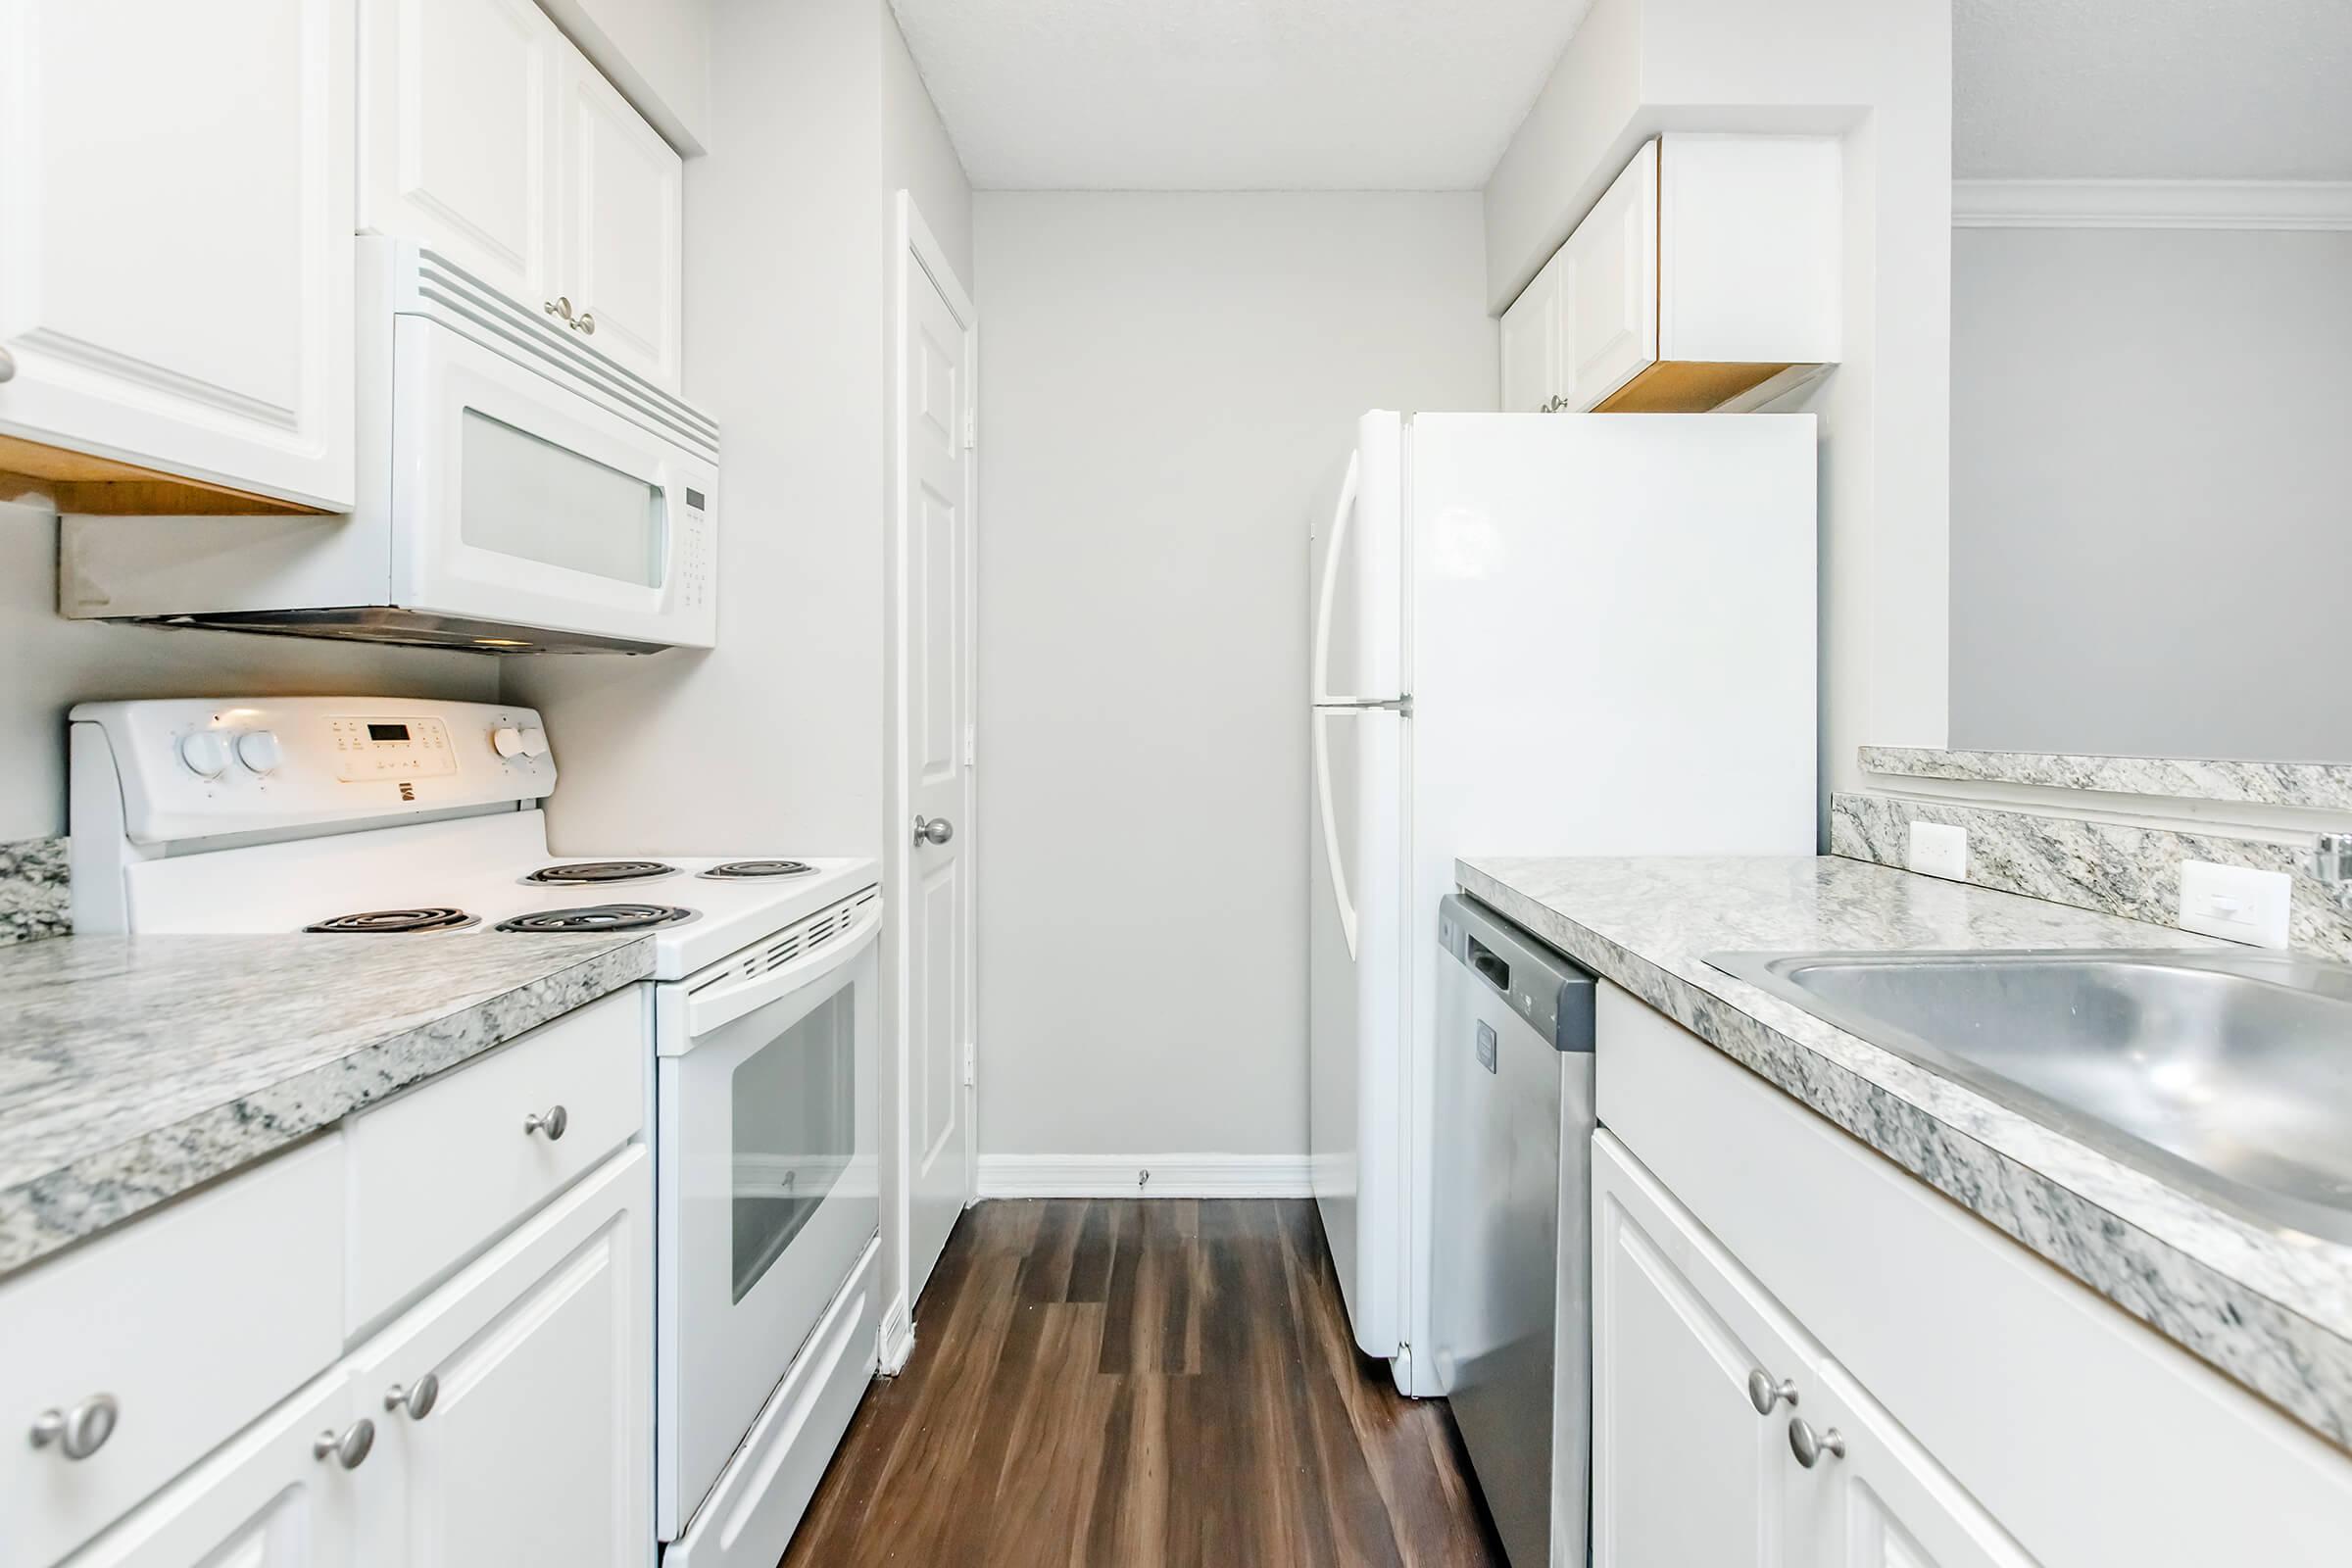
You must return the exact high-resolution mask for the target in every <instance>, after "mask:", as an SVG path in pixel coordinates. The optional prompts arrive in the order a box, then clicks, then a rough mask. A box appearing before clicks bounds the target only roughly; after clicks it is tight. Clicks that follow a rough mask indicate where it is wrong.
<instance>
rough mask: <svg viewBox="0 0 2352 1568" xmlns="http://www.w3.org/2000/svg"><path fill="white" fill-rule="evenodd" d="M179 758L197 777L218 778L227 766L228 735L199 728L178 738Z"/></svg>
mask: <svg viewBox="0 0 2352 1568" xmlns="http://www.w3.org/2000/svg"><path fill="white" fill-rule="evenodd" d="M179 760H180V763H181V765H182V766H184V767H186V768H187V770H188V771H189V772H191V773H193V774H195V775H196V776H197V777H198V778H219V777H220V776H221V773H222V771H223V770H225V769H226V768H227V766H228V737H227V736H226V735H223V734H221V732H220V731H219V730H217V729H200V730H195V731H192V732H190V733H188V734H186V735H182V736H181V737H180V738H179Z"/></svg>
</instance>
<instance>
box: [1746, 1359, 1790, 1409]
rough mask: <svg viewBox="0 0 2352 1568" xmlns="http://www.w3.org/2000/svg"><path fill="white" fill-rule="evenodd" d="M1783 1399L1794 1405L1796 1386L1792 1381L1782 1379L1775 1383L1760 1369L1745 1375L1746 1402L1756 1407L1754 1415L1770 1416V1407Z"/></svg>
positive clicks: (1770, 1376) (1768, 1374) (1769, 1374)
mask: <svg viewBox="0 0 2352 1568" xmlns="http://www.w3.org/2000/svg"><path fill="white" fill-rule="evenodd" d="M1783 1399H1787V1400H1788V1401H1789V1403H1790V1404H1794V1403H1796V1384H1795V1383H1794V1382H1793V1381H1792V1380H1790V1379H1789V1378H1783V1379H1781V1381H1780V1382H1778V1383H1775V1382H1773V1381H1772V1374H1771V1373H1769V1372H1767V1371H1765V1370H1764V1369H1763V1368H1762V1367H1757V1368H1756V1369H1755V1370H1754V1371H1752V1372H1750V1373H1749V1374H1748V1375H1747V1402H1748V1403H1750V1404H1752V1405H1754V1406H1755V1407H1756V1414H1758V1415H1770V1414H1772V1407H1773V1406H1774V1405H1776V1404H1778V1403H1780V1402H1781V1401H1782V1400H1783Z"/></svg>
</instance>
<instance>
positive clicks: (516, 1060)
mask: <svg viewBox="0 0 2352 1568" xmlns="http://www.w3.org/2000/svg"><path fill="white" fill-rule="evenodd" d="M646 1024H647V1015H646V1002H645V997H644V995H643V988H642V987H638V986H631V987H630V988H629V989H627V990H626V991H621V992H617V993H615V994H613V995H612V996H609V997H606V998H604V999H603V1000H602V1001H599V1002H594V1003H591V1004H589V1005H587V1006H585V1007H582V1008H580V1009H579V1010H578V1011H577V1012H571V1013H566V1014H565V1015H564V1016H563V1017H561V1018H559V1019H557V1020H556V1021H555V1022H553V1023H550V1024H545V1025H543V1026H541V1027H540V1028H537V1029H534V1030H532V1031H531V1032H530V1033H529V1034H527V1035H524V1036H523V1037H522V1038H521V1039H519V1040H517V1041H515V1043H514V1044H513V1045H510V1046H508V1047H506V1048H505V1049H503V1050H501V1051H498V1052H494V1053H492V1054H490V1055H487V1056H485V1057H483V1058H482V1059H481V1060H480V1061H477V1062H474V1063H472V1064H471V1065H469V1066H466V1067H464V1068H461V1069H459V1070H458V1071H457V1072H455V1073H452V1074H451V1075H450V1076H448V1077H447V1078H443V1079H439V1080H436V1081H435V1082H433V1083H430V1084H427V1085H426V1086H425V1087H423V1088H422V1089H419V1090H417V1092H416V1093H415V1094H412V1095H407V1096H404V1097H402V1098H401V1099H399V1100H396V1101H394V1102H393V1103H390V1104H388V1105H386V1106H384V1107H383V1108H382V1109H380V1110H374V1111H370V1112H368V1114H367V1115H365V1116H362V1117H360V1118H358V1119H357V1120H355V1121H353V1122H352V1123H351V1126H350V1132H349V1137H350V1140H351V1274H350V1285H349V1291H348V1295H347V1298H346V1301H345V1308H344V1327H345V1330H346V1332H347V1333H348V1334H349V1335H350V1336H351V1337H352V1338H353V1339H357V1338H358V1337H359V1336H360V1334H361V1333H363V1332H364V1331H365V1330H366V1329H367V1328H368V1326H370V1325H372V1324H374V1323H377V1322H379V1321H381V1320H382V1319H383V1317H384V1316H385V1315H386V1314H387V1313H389V1312H390V1311H392V1310H393V1309H394V1308H395V1307H398V1306H400V1305H401V1304H402V1303H404V1302H406V1301H408V1300H410V1299H414V1298H415V1297H416V1296H417V1294H418V1293H420V1292H421V1291H423V1290H424V1289H425V1288H426V1287H427V1286H429V1285H431V1284H433V1283H434V1282H436V1281H437V1280H439V1279H440V1278H441V1277H442V1276H443V1275H445V1274H447V1273H448V1272H449V1271H450V1270H451V1269H453V1268H455V1267H456V1266H457V1265H458V1264H460V1263H462V1262H464V1261H465V1260H466V1258H468V1257H470V1256H472V1255H473V1254H474V1253H475V1252H476V1251H478V1250H480V1249H481V1248H482V1247H483V1246H485V1245H486V1244H488V1243H489V1242H491V1241H492V1240H494V1239H496V1238H497V1237H498V1236H500V1235H502V1234H504V1233H505V1232H506V1231H507V1230H508V1229H509V1228H511V1227H512V1226H513V1225H514V1224H515V1222H516V1221H518V1220H520V1219H521V1218H522V1217H523V1216H524V1215H526V1214H528V1213H530V1212H531V1211H532V1210H533V1209H535V1208H537V1207H538V1206H539V1205H540V1204H541V1203H543V1202H545V1201H547V1200H548V1199H550V1198H552V1197H554V1196H555V1194H556V1193H558V1192H559V1191H561V1190H562V1189H563V1188H564V1187H565V1186H566V1185H568V1184H569V1183H570V1182H571V1181H572V1180H573V1179H574V1178H575V1177H577V1176H579V1175H580V1174H581V1173H582V1172H584V1171H586V1170H587V1169H588V1168H589V1167H591V1166H592V1165H594V1164H596V1162H597V1161H598V1160H600V1159H602V1158H603V1157H604V1156H605V1155H606V1154H609V1153H611V1152H613V1150H615V1149H617V1148H619V1147H620V1146H621V1145H622V1144H624V1143H626V1142H628V1141H629V1140H630V1139H631V1138H634V1137H636V1136H637V1134H638V1133H639V1131H640V1130H642V1128H643V1127H644V1124H645V1083H646V1077H647V1074H648V1072H649V1070H650V1064H651V1062H652V1059H653V1053H652V1046H651V1044H650V1042H649V1041H648V1040H647V1039H646ZM558 1107H561V1109H562V1112H563V1130H562V1133H561V1135H560V1136H550V1133H549V1130H548V1128H547V1126H546V1125H545V1124H546V1122H547V1121H548V1120H549V1119H551V1118H552V1117H553V1115H554V1113H555V1112H556V1110H557V1109H558ZM531 1118H538V1119H539V1123H540V1124H539V1125H538V1126H536V1127H534V1126H533V1125H531Z"/></svg>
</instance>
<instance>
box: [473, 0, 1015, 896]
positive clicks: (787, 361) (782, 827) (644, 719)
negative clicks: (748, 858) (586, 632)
mask: <svg viewBox="0 0 2352 1568" xmlns="http://www.w3.org/2000/svg"><path fill="white" fill-rule="evenodd" d="M710 25H711V153H710V155H709V156H707V157H703V158H698V159H694V160H691V161H690V162H689V163H688V164H687V166H686V237H685V252H686V396H687V398H688V399H689V400H690V401H692V402H694V403H696V404H697V405H699V406H701V407H702V408H704V409H706V410H708V411H709V412H710V413H711V415H712V416H713V417H716V418H717V420H718V422H719V430H720V442H721V452H720V460H719V468H720V490H719V517H720V522H719V530H720V533H719V539H720V543H719V642H718V647H717V648H715V649H713V650H711V651H710V652H707V653H688V652H671V653H666V654H661V655H657V656H654V657H652V658H650V659H604V658H590V659H576V660H560V659H551V660H541V661H531V662H515V664H513V665H511V666H510V674H509V676H508V681H507V686H506V695H507V697H508V698H509V699H510V700H515V701H521V702H528V703H532V704H534V705H536V706H537V707H538V708H539V709H540V710H541V711H543V712H544V713H545V715H546V717H547V721H548V726H549V730H550V733H551V734H552V736H553V737H554V740H555V744H556V752H557V756H558V757H559V758H560V759H561V760H562V761H563V763H564V782H563V786H562V788H561V789H560V790H559V791H558V792H557V794H556V797H555V800H554V802H553V804H552V806H551V808H550V828H551V831H552V832H553V834H554V836H555V838H556V842H557V847H558V848H559V849H560V850H562V851H563V852H564V853H566V854H598V853H604V852H608V851H616V850H623V849H625V850H628V851H630V852H631V853H641V854H673V855H688V854H696V853H703V854H719V855H761V854H777V855H781V854H798V855H865V856H879V855H880V854H881V852H882V827H883V823H882V813H883V801H884V794H883V763H884V739H885V728H886V720H887V710H886V707H885V702H884V696H885V694H884V688H883V675H884V658H885V652H886V650H885V647H884V626H883V611H884V594H883V568H884V554H883V549H884V511H883V487H884V479H885V473H884V468H885V457H884V445H883V434H884V416H885V410H884V394H885V369H886V364H885V362H886V355H887V350H888V341H889V329H890V317H889V312H890V300H889V289H890V276H891V274H890V250H891V245H892V243H893V239H892V236H893V232H894V228H893V225H894V222H895V217H894V193H895V192H896V191H897V190H898V189H899V188H900V187H902V186H906V187H907V188H910V189H912V190H913V192H914V197H915V202H916V205H917V206H918V207H920V208H921V209H922V211H923V214H924V216H925V218H926V219H927V220H928V221H929V222H930V224H931V226H932V228H933V230H934V232H935V233H937V234H938V235H939V237H940V240H941V243H942V244H943V245H944V246H946V247H947V248H948V249H949V252H950V256H951V258H952V259H953V260H954V261H955V262H956V265H957V266H958V267H960V268H963V269H965V275H964V281H965V282H966V284H970V283H971V281H972V278H971V275H970V271H969V266H970V251H969V247H970V238H969V235H970V216H969V215H970V208H971V191H970V187H969V185H968V183H967V182H966V181H965V180H964V177H963V170H962V166H961V165H960V164H959V163H958V162H957V161H956V154H955V150H954V148H953V147H951V146H950V145H949V143H948V140H947V135H946V132H945V131H944V130H943V129H941V128H940V124H939V121H938V117H937V115H936V114H935V113H934V112H933V110H932V108H931V103H930V99H929V97H928V95H926V94H925V93H924V92H923V90H922V82H921V78H920V77H919V75H917V74H916V73H915V71H914V67H913V65H912V63H911V62H910V61H909V60H908V59H907V50H906V43H905V41H904V40H903V39H902V38H901V37H900V35H899V30H898V25H897V23H896V22H895V20H894V19H893V18H892V16H891V14H890V10H889V8H888V6H887V5H885V4H883V3H882V0H799V3H795V4H791V5H778V4H769V3H766V0H720V3H718V4H714V5H713V6H712V7H711V18H710Z"/></svg>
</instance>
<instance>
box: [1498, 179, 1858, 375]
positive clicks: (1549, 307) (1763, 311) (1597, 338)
mask: <svg viewBox="0 0 2352 1568" xmlns="http://www.w3.org/2000/svg"><path fill="white" fill-rule="evenodd" d="M1842 199H1843V198H1842V178H1841V171H1840V163H1839V150H1838V142H1837V140H1836V139H1835V138H1831V137H1814V136H1730V135H1697V134H1675V135H1667V136H1661V137H1658V138H1657V139H1656V140H1654V141H1650V142H1648V143H1645V144H1644V145H1643V146H1642V150H1641V152H1640V153H1638V154H1637V155H1635V158H1634V161H1633V162H1632V163H1631V164H1629V165H1627V166H1626V169H1625V172H1623V173H1622V174H1620V175H1618V177H1617V179H1616V181H1615V182H1614V183H1612V184H1611V185H1610V186H1609V188H1608V190H1607V192H1606V193H1605V194H1603V195H1602V197H1601V198H1600V200H1599V201H1598V202H1597V203H1595V204H1594V205H1593V210H1592V211H1591V212H1590V213H1588V214H1586V216H1585V219H1584V221H1582V222H1581V223H1579V224H1578V225H1577V227H1576V230H1575V232H1573V233H1571V234H1570V235H1569V236H1568V239H1567V241H1566V243H1564V244H1563V245H1561V247H1560V248H1559V250H1558V251H1557V252H1556V253H1555V254H1554V255H1553V256H1552V258H1551V260H1550V261H1549V262H1548V263H1546V264H1545V265H1544V270H1542V271H1541V272H1539V273H1538V274H1537V275H1536V278H1535V280H1534V281H1533V282H1531V283H1529V284H1528V286H1527V288H1526V290H1525V292H1523V293H1522V294H1521V295H1520V296H1519V298H1518V299H1517V300H1516V301H1515V302H1513V304H1512V305H1511V308H1510V309H1509V310H1507V311H1505V312H1504V313H1503V316H1502V344H1501V360H1502V407H1503V409H1504V411H1505V412H1508V413H1531V412H1532V413H1552V412H1557V411H1569V412H1586V411H1595V410H1596V411H1599V412H1602V413H1649V414H1686V413H1694V412H1698V411H1702V410H1708V409H1742V408H1753V407H1755V406H1757V405H1758V404H1760V403H1762V402H1764V401H1766V400H1767V399H1769V398H1773V397H1777V396H1779V395H1780V394H1782V393H1784V392H1786V391H1788V390H1789V389H1790V388H1791V387H1793V386H1796V385H1800V384H1802V383H1803V382H1804V381H1807V380H1810V379H1811V378H1813V377H1814V376H1816V375H1818V374H1819V373H1820V372H1821V371H1822V370H1823V369H1825V368H1828V367H1829V366H1831V365H1833V364H1835V363H1836V362H1837V360H1838V315H1839V310H1840V260H1839V258H1840V255H1841V250H1842V239H1841V227H1842V222H1841V220H1842Z"/></svg>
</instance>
